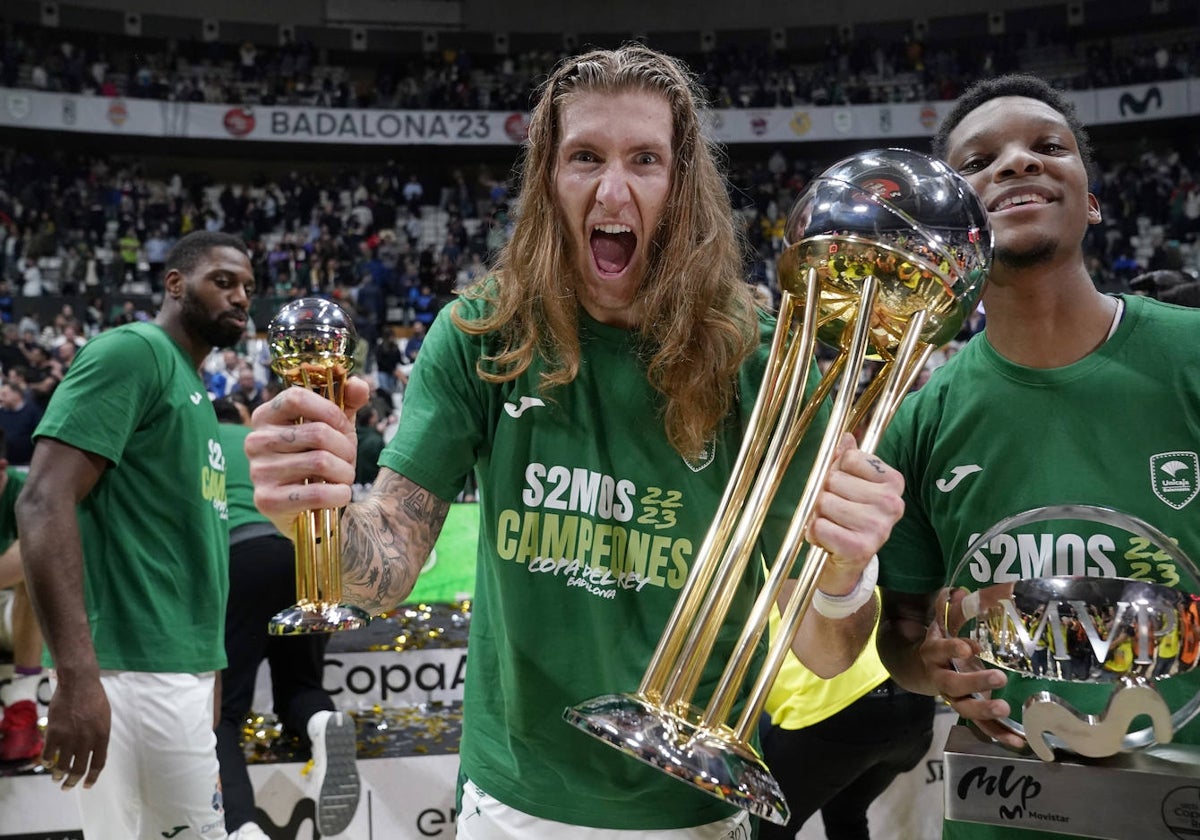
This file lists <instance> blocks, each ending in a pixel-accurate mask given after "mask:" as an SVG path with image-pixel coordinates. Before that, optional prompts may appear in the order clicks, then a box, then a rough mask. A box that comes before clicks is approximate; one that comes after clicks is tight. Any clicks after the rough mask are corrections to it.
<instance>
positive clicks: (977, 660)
mask: <svg viewBox="0 0 1200 840" xmlns="http://www.w3.org/2000/svg"><path fill="white" fill-rule="evenodd" d="M1072 522H1073V523H1075V524H1076V525H1078V524H1079V523H1086V526H1085V527H1084V528H1080V527H1070V526H1068V527H1066V528H1063V527H1062V525H1063V523H1072ZM1031 526H1032V527H1031ZM1015 531H1021V533H1022V536H1023V537H1024V538H1026V539H1027V540H1028V542H1029V545H1028V546H1025V548H1027V549H1028V548H1030V547H1032V548H1033V549H1034V550H1032V551H1028V550H1027V551H1026V552H1025V556H1026V557H1036V558H1038V560H1039V561H1040V562H1039V563H1038V564H1036V565H1037V566H1038V568H1036V569H1034V570H1035V571H1040V572H1043V574H1042V575H1040V576H1030V575H1028V574H1022V575H1021V576H1020V577H1017V575H1016V574H1013V575H1011V577H1013V578H1014V579H1012V580H1007V581H1003V582H996V580H995V577H994V576H993V577H991V578H989V579H987V580H984V581H980V580H978V579H977V578H978V577H979V575H978V570H977V569H974V568H973V558H974V556H975V554H976V552H977V551H979V550H980V548H982V547H983V546H985V545H989V544H991V543H992V541H993V540H997V539H1009V540H1010V541H1011V537H1007V536H1006V535H1010V534H1011V533H1012V532H1015ZM1030 531H1034V532H1041V533H1034V534H1032V535H1031V534H1030ZM1083 531H1086V532H1088V533H1090V534H1092V535H1093V537H1090V538H1089V539H1088V541H1087V542H1082V541H1080V542H1079V545H1078V546H1077V548H1078V550H1071V545H1070V540H1066V541H1065V542H1066V544H1067V549H1066V550H1062V548H1061V547H1062V545H1063V544H1064V540H1062V539H1060V538H1058V537H1057V536H1056V535H1060V534H1062V533H1064V532H1065V533H1067V534H1068V535H1073V534H1078V533H1080V532H1083ZM1118 534H1120V535H1122V536H1123V539H1120V538H1118V537H1117V536H1116V535H1118ZM1109 536H1112V537H1113V539H1112V540H1111V545H1113V546H1118V545H1127V544H1131V543H1132V544H1135V545H1139V546H1144V547H1145V549H1146V550H1145V552H1144V553H1143V554H1140V555H1137V556H1139V557H1141V556H1144V557H1145V558H1146V561H1145V562H1140V561H1137V562H1130V563H1123V564H1112V565H1111V568H1109V567H1107V566H1108V564H1105V563H1099V564H1097V563H1095V562H1091V561H1090V560H1089V557H1090V558H1093V559H1094V558H1096V557H1098V556H1099V555H1098V554H1097V553H1096V552H1095V551H1091V550H1090V548H1091V546H1092V545H1093V540H1100V541H1104V540H1107V539H1108V538H1109ZM1097 544H1100V543H1097ZM1106 544H1107V543H1106ZM1038 546H1040V550H1038ZM1049 546H1056V547H1057V548H1055V549H1049V548H1048V547H1049ZM1117 553H1118V554H1120V555H1121V556H1122V557H1126V556H1129V555H1131V552H1128V551H1125V552H1117ZM1026 571H1027V570H1026ZM1097 572H1101V573H1104V572H1109V573H1111V572H1116V575H1115V576H1096V575H1097ZM947 584H948V586H947V589H946V590H945V597H944V599H943V601H942V602H941V604H940V606H939V616H938V617H939V622H940V623H941V625H942V630H943V632H945V633H946V634H947V635H956V636H959V637H962V638H967V639H970V640H971V641H972V642H973V643H974V645H975V647H976V649H977V655H976V656H975V657H974V658H972V659H971V660H969V661H962V662H957V663H956V666H957V667H958V668H959V669H960V670H975V669H979V668H1000V669H1002V670H1004V671H1006V672H1007V675H1008V685H1007V686H1005V688H1004V689H1002V690H1000V691H999V692H997V693H995V694H994V696H997V697H1001V698H1003V699H1004V700H1006V701H1007V702H1008V704H1009V707H1010V710H1011V712H1010V715H1011V716H1010V718H1008V719H1006V720H1005V721H1004V723H1005V724H1006V725H1007V726H1008V727H1010V728H1011V729H1012V730H1013V731H1015V732H1017V733H1019V734H1021V735H1023V736H1024V737H1025V739H1026V741H1027V742H1028V744H1029V748H1028V750H1026V751H1023V752H1021V753H1016V752H1013V751H1010V750H1008V749H1005V748H1003V747H1000V746H998V745H996V744H994V743H988V739H984V738H982V736H980V735H979V734H978V733H977V732H976V731H974V730H973V729H971V728H968V726H962V725H960V726H955V727H954V728H953V729H952V730H951V734H950V737H949V739H948V741H947V744H946V757H945V760H946V764H945V780H946V788H945V789H946V817H947V818H948V819H951V820H959V821H965V822H976V823H987V824H991V825H1001V826H1009V827H1013V828H1026V829H1036V830H1039V831H1047V832H1054V833H1060V834H1064V835H1069V836H1072V837H1099V838H1120V840H1124V838H1137V840H1158V838H1162V840H1189V839H1190V838H1197V837H1200V747H1197V746H1192V745H1183V744H1180V743H1178V742H1177V739H1176V734H1177V733H1178V732H1179V731H1180V730H1181V729H1183V727H1184V726H1185V725H1186V724H1187V723H1188V722H1189V721H1191V720H1192V718H1193V717H1195V715H1196V712H1197V709H1198V707H1200V668H1197V663H1198V662H1200V576H1198V574H1197V571H1196V566H1195V564H1194V563H1193V562H1192V561H1191V560H1190V559H1189V558H1188V557H1187V556H1186V555H1185V554H1184V553H1183V552H1181V551H1180V550H1179V548H1178V547H1177V546H1176V545H1175V544H1174V542H1173V541H1172V540H1171V539H1170V538H1168V537H1167V536H1166V535H1164V534H1162V533H1161V532H1159V531H1158V530H1157V529H1155V528H1154V527H1153V526H1151V525H1149V524H1147V523H1146V522H1144V521H1142V520H1140V519H1137V518H1135V517H1132V516H1130V515H1128V514H1125V513H1122V512H1119V511H1116V510H1112V509H1110V508H1101V507H1095V506H1085V505H1056V506H1052V507H1043V508H1037V509H1034V510H1030V511H1026V512H1024V513H1021V514H1018V515H1016V516H1013V517H1010V518H1009V519H1006V520H1004V521H1003V522H1000V523H998V524H997V525H996V526H995V527H994V528H992V529H990V530H989V531H988V532H987V533H985V534H983V535H981V536H980V537H979V538H978V539H976V540H975V541H974V542H973V543H972V545H971V546H970V547H969V548H968V549H967V551H966V553H965V555H964V556H963V558H962V560H961V561H960V562H959V564H958V567H957V568H956V569H955V570H954V572H953V573H952V575H951V577H950V579H949V580H948V581H947Z"/></svg>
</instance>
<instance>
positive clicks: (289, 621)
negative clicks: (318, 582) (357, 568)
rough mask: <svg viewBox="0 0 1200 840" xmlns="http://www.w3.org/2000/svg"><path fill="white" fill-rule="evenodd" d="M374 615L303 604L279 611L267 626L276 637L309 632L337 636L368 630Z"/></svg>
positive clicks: (344, 606)
mask: <svg viewBox="0 0 1200 840" xmlns="http://www.w3.org/2000/svg"><path fill="white" fill-rule="evenodd" d="M370 621H371V616H369V615H367V613H366V612H365V611H363V610H360V609H359V608H358V607H351V606H349V605H347V604H320V603H316V602H314V601H301V602H300V603H298V604H296V605H295V606H291V607H288V608H287V609H286V610H282V611H280V612H277V613H276V614H275V615H273V616H271V621H270V622H269V623H268V624H267V633H269V634H270V635H272V636H304V635H308V634H309V633H336V632H337V631H339V630H357V629H358V628H360V627H366V626H367V624H368V623H369V622H370Z"/></svg>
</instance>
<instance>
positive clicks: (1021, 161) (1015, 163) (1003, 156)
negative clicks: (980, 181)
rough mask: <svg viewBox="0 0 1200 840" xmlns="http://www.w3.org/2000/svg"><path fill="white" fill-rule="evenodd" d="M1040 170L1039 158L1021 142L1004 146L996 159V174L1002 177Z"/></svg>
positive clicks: (1029, 173)
mask: <svg viewBox="0 0 1200 840" xmlns="http://www.w3.org/2000/svg"><path fill="white" fill-rule="evenodd" d="M1041 170H1042V160H1041V158H1039V157H1038V156H1037V154H1036V153H1034V151H1033V150H1032V149H1029V148H1027V147H1026V146H1024V145H1023V144H1017V143H1013V144H1010V145H1008V146H1005V147H1004V149H1003V151H1002V152H1001V153H1000V156H999V158H998V159H997V161H996V175H997V176H998V177H1002V178H1003V177H1011V176H1013V175H1031V174H1035V173H1037V172H1040V171H1041Z"/></svg>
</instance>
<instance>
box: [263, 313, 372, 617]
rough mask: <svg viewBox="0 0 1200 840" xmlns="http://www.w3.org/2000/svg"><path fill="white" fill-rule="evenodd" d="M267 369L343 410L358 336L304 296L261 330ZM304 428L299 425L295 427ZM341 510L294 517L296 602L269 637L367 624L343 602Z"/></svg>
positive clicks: (341, 318) (342, 316)
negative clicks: (268, 357)
mask: <svg viewBox="0 0 1200 840" xmlns="http://www.w3.org/2000/svg"><path fill="white" fill-rule="evenodd" d="M267 342H268V344H269V346H270V349H271V369H272V370H273V371H275V373H276V374H278V376H279V377H280V379H282V380H283V382H284V384H286V385H287V386H289V387H301V388H307V389H308V390H310V391H314V392H316V393H318V394H320V395H321V396H323V397H325V398H326V399H328V400H330V401H332V402H334V403H336V404H337V405H338V406H339V407H341V406H342V405H343V389H344V387H345V384H346V377H348V376H349V375H350V372H351V371H352V370H353V369H354V365H355V350H356V349H357V343H358V334H357V332H356V331H355V329H354V323H353V321H351V320H350V316H349V315H347V314H346V312H345V310H343V309H342V308H341V307H340V306H338V305H337V304H336V303H333V302H331V301H328V300H325V299H323V298H316V297H309V298H300V299H299V300H295V301H292V302H291V303H289V304H287V305H286V306H284V307H283V309H281V310H280V311H279V314H278V315H276V316H275V318H274V319H272V321H271V323H270V325H269V326H268V327H267ZM298 422H303V421H298ZM338 514H339V511H337V510H330V509H325V510H308V511H304V512H303V513H301V514H300V515H298V516H297V517H296V522H295V526H294V527H295V533H294V535H293V536H294V540H295V543H296V596H297V601H296V603H295V604H294V605H293V606H291V607H288V608H287V609H285V610H283V611H282V612H279V613H277V614H276V615H275V616H273V617H272V618H271V621H270V623H269V625H268V632H270V633H271V634H272V635H275V636H291V635H298V634H302V633H328V632H332V631H335V630H353V629H356V628H358V627H362V626H364V625H365V624H367V622H368V621H370V616H369V615H367V613H366V612H364V611H363V610H361V609H359V608H358V607H354V606H351V605H348V604H343V603H341V600H342V552H341V545H342V543H341V529H340V527H339V516H338Z"/></svg>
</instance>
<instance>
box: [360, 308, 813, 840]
mask: <svg viewBox="0 0 1200 840" xmlns="http://www.w3.org/2000/svg"><path fill="white" fill-rule="evenodd" d="M481 305H482V304H480V303H479V302H477V301H466V302H464V312H466V313H468V314H469V313H473V312H476V311H478V310H477V307H479V306H481ZM580 321H581V323H580V340H581V348H582V358H581V364H580V369H579V374H578V376H577V377H576V379H575V380H574V381H573V382H572V383H570V384H569V385H567V386H564V387H562V388H559V389H556V390H554V391H552V392H550V393H549V394H545V395H541V394H539V392H538V374H539V372H540V371H541V370H542V369H543V368H542V366H541V365H540V364H535V365H533V366H531V368H530V369H529V370H527V371H526V372H525V373H524V374H522V375H521V376H519V377H518V378H516V379H515V380H513V381H511V382H506V383H502V384H499V385H496V384H489V383H487V382H484V381H482V380H481V379H480V378H479V377H478V376H477V375H476V372H475V364H476V361H477V360H478V359H479V357H480V355H481V353H483V352H485V351H487V352H490V351H491V350H492V349H494V348H492V345H491V343H490V342H491V341H494V337H491V336H482V337H479V336H468V335H466V334H464V333H462V332H461V331H460V330H458V329H457V328H456V327H455V326H454V325H453V323H452V322H451V320H450V318H449V317H448V315H446V314H445V313H443V315H441V316H440V317H439V318H438V319H437V320H436V321H435V322H434V324H433V326H432V328H431V329H430V330H429V334H428V336H427V338H426V340H425V343H424V345H423V347H422V349H421V357H420V360H419V361H418V362H417V364H416V365H415V367H414V369H413V373H412V378H411V380H410V381H409V384H408V388H407V390H406V392H405V399H404V411H403V413H402V415H401V419H400V425H399V429H398V431H397V433H396V436H395V437H394V438H393V440H392V441H391V442H390V443H389V445H388V447H387V448H386V449H385V450H384V451H383V453H382V455H381V457H380V464H381V465H382V466H385V467H387V468H389V469H391V470H394V471H396V472H398V473H400V474H402V475H404V476H406V477H408V478H409V479H411V480H412V481H414V482H416V483H417V484H419V485H421V486H422V487H424V488H426V489H428V490H430V491H432V492H433V493H435V494H437V495H438V496H439V497H441V498H442V499H446V500H449V499H452V498H454V496H455V495H456V494H457V493H458V492H459V491H460V490H461V489H462V487H463V482H464V480H465V478H466V476H467V475H468V473H469V472H470V471H471V470H472V469H474V470H475V472H476V475H477V478H478V482H479V488H480V516H481V525H480V539H479V550H478V569H477V573H476V590H475V601H474V605H473V612H472V617H471V635H470V642H469V650H470V668H469V672H468V677H467V681H466V687H465V700H464V725H463V738H462V747H461V763H462V770H463V772H464V773H465V774H466V776H468V777H469V778H470V779H471V780H472V781H473V782H475V783H476V784H478V785H479V786H480V787H481V788H482V789H483V790H485V791H486V792H487V793H489V794H491V795H492V796H495V797H496V798H497V799H499V800H501V801H502V802H505V803H506V804H508V805H509V806H511V807H514V808H517V809H519V810H521V811H524V812H526V813H529V814H533V815H534V816H537V817H541V818H544V819H552V820H557V821H560V822H566V823H571V824H576V825H590V826H598V827H603V828H616V829H664V828H676V827H684V826H692V825H699V824H703V823H706V822H711V821H714V820H717V819H721V818H724V817H726V816H728V815H729V814H731V813H733V811H732V809H731V808H730V807H729V806H728V805H725V804H723V803H721V802H719V801H718V800H716V799H715V798H712V797H710V796H708V795H707V794H705V793H702V792H700V791H697V790H695V789H693V788H691V787H690V786H688V785H686V784H683V783H681V782H679V781H677V780H675V779H672V778H671V777H669V776H668V775H666V774H665V773H662V772H661V771H658V770H655V769H653V768H650V767H648V766H646V765H643V764H642V763H640V762H638V761H636V760H635V759H633V758H631V757H629V756H626V755H623V754H622V753H621V752H619V751H617V750H615V749H613V748H612V747H610V746H607V745H605V744H602V743H601V742H599V741H597V740H595V739H594V738H592V737H591V736H589V735H587V734H585V733H584V732H582V731H580V730H578V729H576V728H574V727H572V726H570V725H569V724H567V723H565V722H564V721H563V720H562V715H563V711H564V710H565V709H566V708H567V707H568V706H572V705H575V704H578V703H582V702H584V701H586V700H590V699H592V698H595V697H597V696H600V695H605V694H612V693H617V692H632V691H635V690H636V689H637V687H638V684H639V682H640V681H641V678H642V676H643V674H644V672H645V669H646V665H647V663H648V662H649V659H650V655H651V653H652V652H653V650H654V647H655V646H656V644H657V643H658V640H659V638H660V637H661V636H662V633H663V629H664V626H665V624H666V621H667V618H668V617H669V615H670V613H671V611H672V609H673V607H674V605H675V602H676V600H677V598H678V595H679V592H680V588H681V587H682V585H683V583H684V581H685V579H686V577H687V575H688V571H689V569H690V568H691V563H692V561H693V558H694V557H695V555H696V553H697V551H698V549H699V547H700V543H701V541H702V540H703V537H704V534H705V532H706V531H707V529H708V526H709V524H710V522H711V520H712V518H713V515H714V513H715V511H716V507H717V504H718V501H719V499H720V497H721V494H722V491H723V490H724V487H725V484H726V481H727V479H728V478H729V474H730V472H731V469H732V466H733V464H734V461H735V458H736V456H737V452H738V447H739V445H740V442H741V438H742V429H743V428H744V424H745V422H746V420H747V419H748V417H749V413H750V410H751V408H752V407H753V400H754V397H755V395H756V393H757V391H758V387H759V384H760V382H761V379H762V373H763V369H764V363H765V361H766V357H767V349H768V346H769V340H770V337H771V335H772V334H773V332H774V322H773V321H771V320H769V319H764V321H763V324H762V333H763V340H764V344H763V345H762V348H761V351H760V352H759V353H756V354H754V355H753V356H752V357H751V360H750V361H748V362H747V363H746V364H745V365H744V366H743V369H742V371H741V373H740V375H739V398H740V401H739V404H738V407H737V416H736V417H734V418H731V420H732V422H729V423H727V424H726V426H725V428H723V429H722V430H721V431H720V433H719V434H718V436H717V437H716V439H715V440H714V442H713V443H712V444H711V445H710V446H709V447H708V448H707V451H706V452H705V453H704V455H703V457H701V458H698V459H696V460H695V461H693V462H691V463H689V462H687V461H685V460H684V459H683V458H682V457H680V456H679V454H678V453H676V452H675V450H673V449H672V448H671V447H670V445H669V444H668V442H667V439H666V434H665V432H664V429H663V421H662V416H661V411H660V404H661V400H660V398H659V397H658V395H657V394H656V393H654V392H653V390H652V389H651V387H650V385H649V384H648V382H647V378H646V372H645V366H644V363H643V362H642V361H641V360H640V358H639V353H638V349H639V348H638V346H637V340H638V337H637V334H636V333H631V332H628V331H625V330H620V329H615V328H612V327H608V326H605V325H602V324H599V323H597V322H596V321H594V320H592V319H590V318H588V317H587V316H586V314H584V313H582V312H581V314H580ZM814 375H815V371H814ZM824 422H825V414H824V413H822V414H821V416H820V417H819V419H818V421H817V422H816V423H815V424H814V428H813V430H812V431H811V432H810V434H809V435H808V436H807V437H806V438H805V440H804V442H803V443H802V444H801V446H800V451H799V452H798V454H797V456H796V457H795V459H794V463H793V469H792V470H791V472H790V474H789V475H788V476H787V481H786V482H785V487H784V489H783V490H782V491H781V492H780V493H779V495H778V496H777V499H781V500H789V501H784V502H782V503H776V504H775V505H773V506H772V511H771V515H770V517H769V519H768V523H767V527H766V528H765V529H764V537H763V540H762V542H763V543H764V544H768V550H769V551H773V549H771V548H770V546H771V545H777V543H778V540H779V539H780V538H781V537H782V534H783V532H784V531H785V530H786V527H787V524H788V522H789V521H790V517H791V514H792V511H793V510H794V507H795V502H796V500H797V499H798V498H799V495H800V489H801V487H802V485H803V480H804V478H805V477H806V476H807V470H808V469H809V467H810V465H811V463H812V459H813V454H814V452H815V449H816V447H817V443H818V442H819V437H820V433H821V432H822V431H823V429H824ZM770 556H771V557H774V556H775V554H774V553H771V554H770ZM749 565H750V568H749V570H748V572H747V574H746V580H745V581H743V582H742V584H741V586H740V587H739V589H738V591H737V593H736V595H735V598H734V602H733V605H732V608H731V610H730V612H729V616H730V618H729V619H727V621H726V625H725V627H724V628H723V630H722V632H721V634H720V638H719V639H718V641H717V643H716V644H715V646H714V647H715V650H714V653H713V655H712V656H711V657H710V659H709V660H708V664H707V666H706V668H705V672H704V674H703V677H702V679H701V686H700V689H699V691H698V692H697V695H696V699H697V702H699V703H700V704H701V705H702V704H703V703H704V702H706V701H707V699H708V696H709V694H710V693H711V691H712V688H713V686H714V684H715V682H716V679H717V678H718V677H719V675H720V672H721V670H723V668H724V667H725V664H726V662H727V661H728V659H729V654H730V650H731V648H732V646H733V644H734V642H735V641H736V639H737V636H738V635H739V634H740V632H741V629H742V626H743V624H744V623H745V617H746V615H747V613H748V611H749V608H750V605H751V604H752V602H753V600H754V597H755V596H756V595H757V593H758V590H759V584H760V577H761V575H760V569H759V567H760V562H759V561H758V560H752V561H751V562H750V564H749ZM757 672H758V670H757V667H755V668H754V670H753V671H752V672H751V675H752V676H753V675H754V674H757ZM748 683H749V681H747V684H748Z"/></svg>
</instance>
